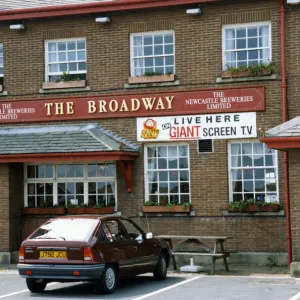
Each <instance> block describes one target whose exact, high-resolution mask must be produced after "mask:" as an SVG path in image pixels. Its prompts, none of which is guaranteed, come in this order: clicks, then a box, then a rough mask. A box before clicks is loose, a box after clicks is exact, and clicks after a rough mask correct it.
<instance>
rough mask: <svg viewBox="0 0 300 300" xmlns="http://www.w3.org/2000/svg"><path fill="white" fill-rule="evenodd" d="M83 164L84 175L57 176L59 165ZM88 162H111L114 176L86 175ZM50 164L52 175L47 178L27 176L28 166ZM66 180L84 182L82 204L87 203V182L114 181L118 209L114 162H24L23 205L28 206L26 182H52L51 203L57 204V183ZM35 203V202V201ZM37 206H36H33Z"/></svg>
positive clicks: (65, 181)
mask: <svg viewBox="0 0 300 300" xmlns="http://www.w3.org/2000/svg"><path fill="white" fill-rule="evenodd" d="M74 164H75V165H83V167H84V176H83V177H57V167H58V166H59V165H74ZM89 164H112V165H114V174H115V176H107V177H88V165H89ZM40 165H51V166H53V177H51V178H50V177H49V178H27V168H28V166H40ZM62 182H63V183H67V182H72V183H76V182H83V184H84V204H88V184H89V182H114V183H115V209H116V210H117V209H118V195H117V191H118V186H117V167H116V163H115V162H60V163H50V162H49V163H28V164H24V206H25V207H27V206H28V190H27V184H28V183H53V205H56V204H58V199H57V197H58V196H57V184H58V183H62ZM35 205H36V203H35ZM35 207H37V206H35Z"/></svg>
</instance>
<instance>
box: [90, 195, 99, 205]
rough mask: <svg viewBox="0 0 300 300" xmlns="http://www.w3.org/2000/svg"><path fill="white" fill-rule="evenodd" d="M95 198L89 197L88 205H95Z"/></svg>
mask: <svg viewBox="0 0 300 300" xmlns="http://www.w3.org/2000/svg"><path fill="white" fill-rule="evenodd" d="M96 204H97V203H96V196H89V205H92V206H93V205H96Z"/></svg>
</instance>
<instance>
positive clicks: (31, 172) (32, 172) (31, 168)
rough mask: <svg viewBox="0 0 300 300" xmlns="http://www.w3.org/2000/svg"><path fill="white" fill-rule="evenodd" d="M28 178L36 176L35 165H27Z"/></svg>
mask: <svg viewBox="0 0 300 300" xmlns="http://www.w3.org/2000/svg"><path fill="white" fill-rule="evenodd" d="M27 178H35V166H27Z"/></svg>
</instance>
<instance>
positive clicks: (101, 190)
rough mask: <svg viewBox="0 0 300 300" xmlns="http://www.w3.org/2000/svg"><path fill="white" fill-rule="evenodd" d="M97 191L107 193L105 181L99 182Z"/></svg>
mask: <svg viewBox="0 0 300 300" xmlns="http://www.w3.org/2000/svg"><path fill="white" fill-rule="evenodd" d="M97 193H98V194H105V182H97Z"/></svg>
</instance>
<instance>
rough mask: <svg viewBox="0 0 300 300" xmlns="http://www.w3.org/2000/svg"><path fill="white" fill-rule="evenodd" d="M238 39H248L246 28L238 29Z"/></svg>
mask: <svg viewBox="0 0 300 300" xmlns="http://www.w3.org/2000/svg"><path fill="white" fill-rule="evenodd" d="M236 37H237V38H242V37H246V28H237V29H236Z"/></svg>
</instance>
